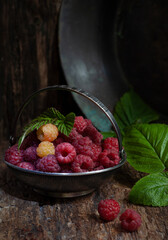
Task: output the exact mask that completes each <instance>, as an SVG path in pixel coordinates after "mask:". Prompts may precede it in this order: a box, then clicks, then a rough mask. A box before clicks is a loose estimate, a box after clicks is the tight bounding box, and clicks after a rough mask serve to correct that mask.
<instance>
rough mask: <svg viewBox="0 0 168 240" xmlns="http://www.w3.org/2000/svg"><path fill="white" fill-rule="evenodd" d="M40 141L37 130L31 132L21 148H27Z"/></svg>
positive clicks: (36, 144)
mask: <svg viewBox="0 0 168 240" xmlns="http://www.w3.org/2000/svg"><path fill="white" fill-rule="evenodd" d="M39 143H40V141H39V140H38V139H37V135H36V131H33V132H31V133H29V135H28V136H27V137H26V138H25V139H24V141H23V143H22V145H21V146H20V149H22V150H25V149H26V148H28V147H31V146H35V147H37V146H38V145H39Z"/></svg>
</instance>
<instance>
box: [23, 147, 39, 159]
mask: <svg viewBox="0 0 168 240" xmlns="http://www.w3.org/2000/svg"><path fill="white" fill-rule="evenodd" d="M23 157H24V160H25V161H27V162H34V161H36V160H37V158H38V157H37V153H36V147H33V146H32V147H28V148H27V149H26V150H25V151H24V152H23Z"/></svg>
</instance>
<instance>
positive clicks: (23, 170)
mask: <svg viewBox="0 0 168 240" xmlns="http://www.w3.org/2000/svg"><path fill="white" fill-rule="evenodd" d="M3 162H4V163H5V164H6V165H7V166H8V167H11V168H13V169H15V170H18V171H19V172H23V173H30V174H32V175H33V174H34V175H42V176H51V177H76V176H88V175H95V174H101V173H105V172H109V171H112V170H115V169H117V168H120V167H121V166H122V165H123V164H124V163H125V162H126V157H125V156H123V158H122V159H121V161H120V162H119V164H117V165H116V166H114V167H110V168H105V169H101V170H97V171H90V172H82V173H52V172H40V171H36V170H27V169H24V168H20V167H18V166H16V165H13V164H11V163H9V162H7V161H5V159H4V158H3Z"/></svg>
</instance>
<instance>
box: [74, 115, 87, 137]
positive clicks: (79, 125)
mask: <svg viewBox="0 0 168 240" xmlns="http://www.w3.org/2000/svg"><path fill="white" fill-rule="evenodd" d="M86 126H87V123H86V121H85V119H84V118H83V117H82V116H76V117H75V122H74V128H76V130H77V131H78V132H79V133H82V132H83V131H84V129H85V128H86Z"/></svg>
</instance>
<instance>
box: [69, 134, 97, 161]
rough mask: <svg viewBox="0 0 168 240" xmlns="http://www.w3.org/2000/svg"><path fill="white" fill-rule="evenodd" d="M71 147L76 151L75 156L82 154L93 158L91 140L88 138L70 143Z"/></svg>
mask: <svg viewBox="0 0 168 240" xmlns="http://www.w3.org/2000/svg"><path fill="white" fill-rule="evenodd" d="M72 145H73V146H74V147H75V149H76V153H77V154H83V155H87V156H90V157H91V158H92V157H93V151H92V148H91V147H92V140H91V139H90V138H89V137H81V138H79V139H78V140H76V141H73V142H72Z"/></svg>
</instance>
